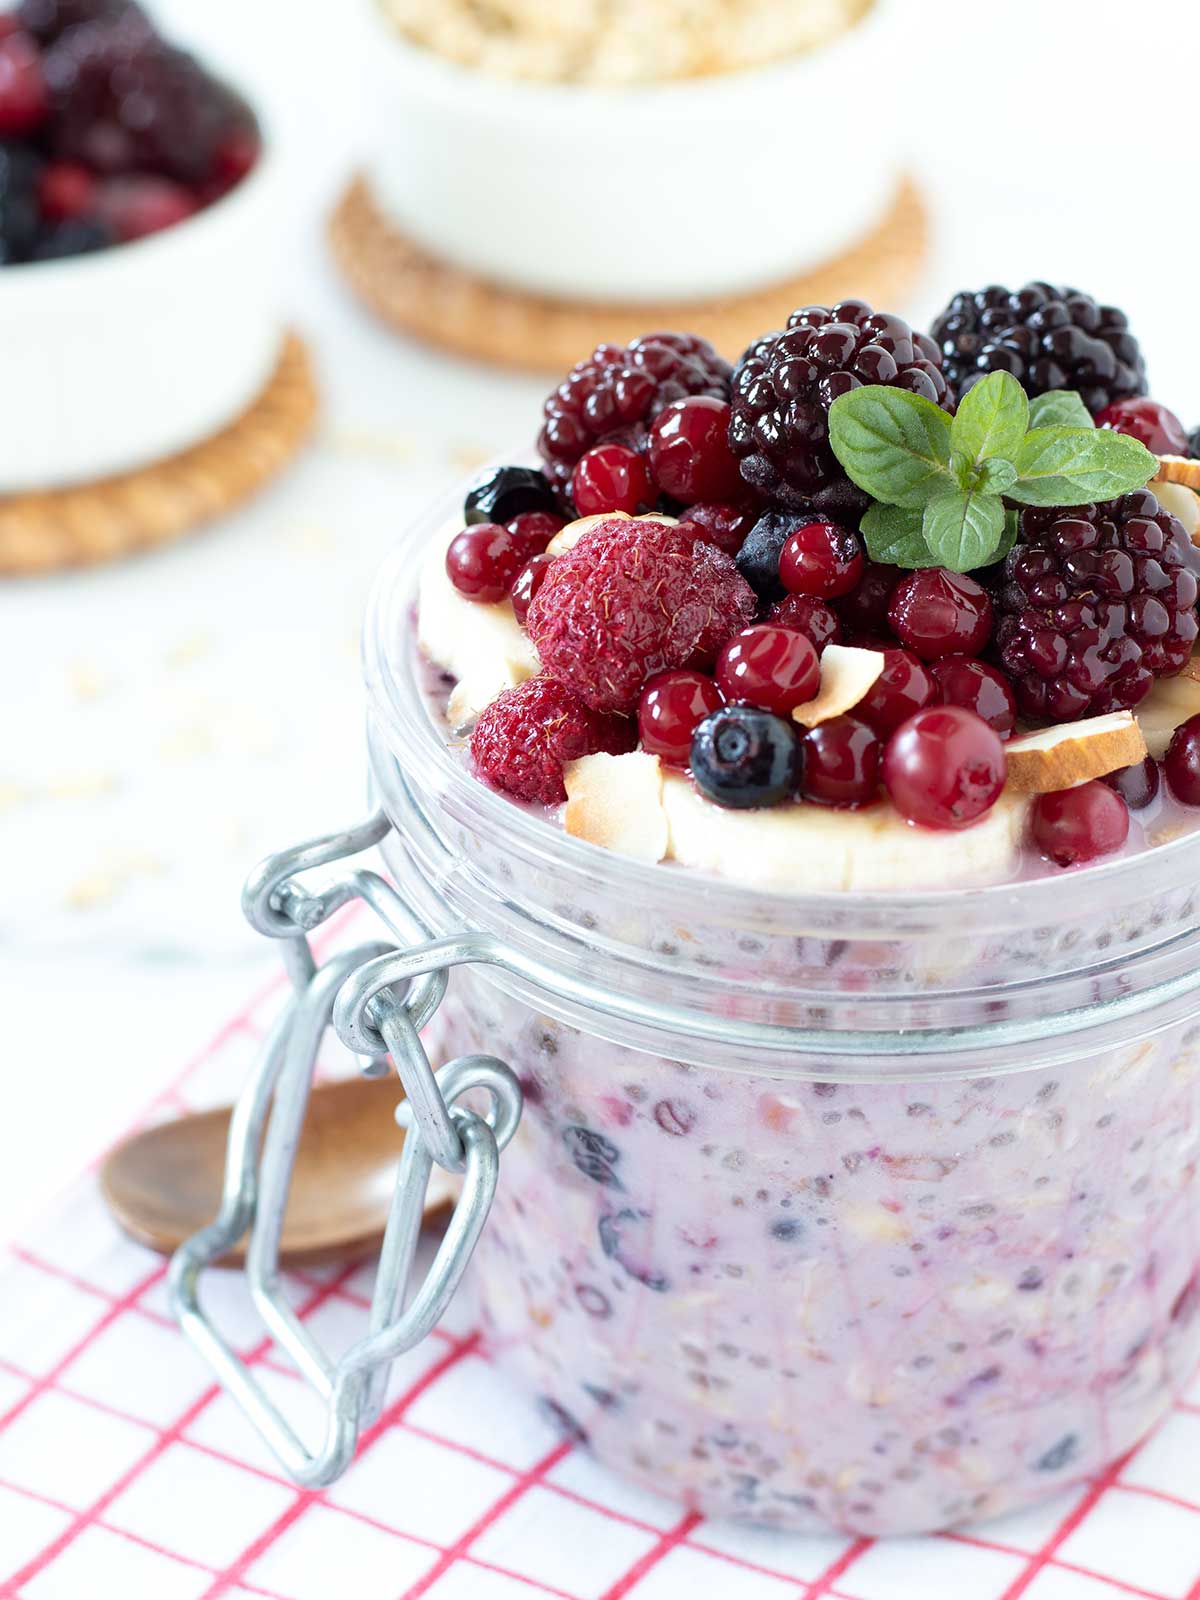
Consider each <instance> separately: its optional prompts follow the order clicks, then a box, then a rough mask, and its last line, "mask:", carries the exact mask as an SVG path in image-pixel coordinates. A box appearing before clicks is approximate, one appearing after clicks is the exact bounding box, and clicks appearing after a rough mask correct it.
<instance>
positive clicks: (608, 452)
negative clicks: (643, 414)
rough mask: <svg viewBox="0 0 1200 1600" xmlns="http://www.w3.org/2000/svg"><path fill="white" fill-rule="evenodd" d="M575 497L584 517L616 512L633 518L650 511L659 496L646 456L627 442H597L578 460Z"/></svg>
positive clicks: (573, 488) (575, 476)
mask: <svg viewBox="0 0 1200 1600" xmlns="http://www.w3.org/2000/svg"><path fill="white" fill-rule="evenodd" d="M571 499H572V500H573V501H574V502H575V509H576V511H578V513H579V515H580V516H581V517H595V516H600V515H603V514H606V513H611V512H614V511H624V512H625V513H626V515H627V516H631V517H632V516H636V515H637V513H638V512H640V511H648V510H649V509H650V507H651V505H652V503H653V502H654V500H655V499H657V496H656V495H655V493H654V487H653V485H652V484H651V482H650V472H649V469H648V468H647V466H646V458H645V456H643V455H639V454H638V452H637V451H636V450H631V449H630V448H629V446H628V445H625V444H597V445H593V447H592V448H591V449H590V450H586V451H585V452H584V453H583V455H581V456H580V458H579V460H578V461H577V462H576V463H575V470H574V472H573V473H572V474H571Z"/></svg>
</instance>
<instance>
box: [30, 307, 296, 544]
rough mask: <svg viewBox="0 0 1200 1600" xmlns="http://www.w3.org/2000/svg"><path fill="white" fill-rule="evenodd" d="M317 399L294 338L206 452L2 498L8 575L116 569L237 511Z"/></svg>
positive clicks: (279, 464) (289, 447) (291, 450)
mask: <svg viewBox="0 0 1200 1600" xmlns="http://www.w3.org/2000/svg"><path fill="white" fill-rule="evenodd" d="M317 398H318V397H317V386H316V382H315V379H314V377H313V371H312V363H311V361H310V360H309V354H308V350H307V349H306V348H305V345H304V341H303V340H302V339H300V338H299V336H298V335H296V334H294V333H291V334H289V335H288V336H287V338H286V339H285V341H284V345H283V350H282V353H281V355H280V358H279V364H278V366H277V367H276V368H275V371H274V373H273V374H272V376H271V379H270V382H269V383H268V384H267V386H266V388H265V389H264V390H263V392H262V393H261V394H260V395H259V397H258V399H257V400H255V401H254V402H253V404H252V405H251V406H250V407H249V408H248V410H246V411H244V412H243V413H242V415H241V416H240V417H238V419H237V420H236V421H235V422H231V423H230V424H229V426H228V427H227V428H224V429H222V431H221V432H220V433H218V434H215V435H214V436H213V438H211V439H207V440H205V442H204V443H203V444H198V445H194V446H193V447H192V449H190V450H184V451H182V452H181V453H180V454H179V455H175V456H171V457H169V458H168V459H167V460H166V461H158V462H155V463H154V464H153V465H152V466H149V467H141V468H139V469H138V470H137V471H136V472H127V473H124V474H122V475H121V476H120V477H116V478H105V479H103V480H102V481H101V482H98V483H88V484H82V485H78V486H76V487H75V488H71V489H51V490H44V491H41V492H39V493H36V494H18V495H10V496H8V497H7V498H3V497H0V573H7V574H9V575H11V574H14V573H33V572H52V571H55V570H56V569H58V568H61V567H75V566H84V565H88V564H90V563H92V562H97V561H111V560H114V559H115V558H116V557H118V556H124V555H129V554H131V553H132V552H133V551H135V550H143V549H147V548H149V547H150V546H152V545H160V544H168V543H170V542H171V541H172V540H174V539H178V538H179V537H180V536H181V535H182V534H185V533H189V532H190V531H191V530H192V529H193V528H196V527H198V526H199V525H200V524H201V523H203V522H208V521H209V520H210V519H211V518H213V517H218V516H220V515H221V514H222V513H223V512H226V511H231V510H233V508H234V507H235V506H237V505H239V504H240V503H241V502H242V501H243V500H245V499H247V498H248V497H249V496H250V495H251V494H253V493H254V491H255V490H256V489H259V488H261V487H262V486H263V485H264V484H265V483H267V482H268V481H269V480H270V479H271V478H272V477H274V475H275V474H276V473H277V472H279V471H280V470H281V468H283V467H284V466H286V464H287V463H288V461H290V460H291V458H292V456H294V455H295V454H296V452H297V450H299V448H300V447H301V445H303V444H304V442H305V440H306V439H307V438H308V436H309V434H310V433H311V432H312V428H313V424H314V422H315V420H316V415H317Z"/></svg>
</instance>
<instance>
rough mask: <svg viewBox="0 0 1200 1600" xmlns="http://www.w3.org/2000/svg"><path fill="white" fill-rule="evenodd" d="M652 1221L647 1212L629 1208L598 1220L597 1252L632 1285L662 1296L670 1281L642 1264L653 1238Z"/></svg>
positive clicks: (655, 1269) (645, 1264)
mask: <svg viewBox="0 0 1200 1600" xmlns="http://www.w3.org/2000/svg"><path fill="white" fill-rule="evenodd" d="M653 1221H654V1219H653V1218H652V1217H651V1215H650V1213H649V1212H648V1211H637V1210H635V1209H634V1208H633V1207H628V1208H626V1210H624V1211H615V1212H610V1213H609V1215H608V1216H606V1217H601V1218H600V1223H599V1230H598V1231H599V1234H600V1248H601V1249H602V1250H603V1251H604V1254H605V1255H606V1256H607V1257H608V1258H609V1260H610V1261H615V1262H616V1263H617V1265H618V1266H619V1267H623V1268H624V1269H625V1271H626V1272H627V1273H628V1274H629V1276H630V1277H631V1278H633V1279H634V1280H635V1282H637V1283H641V1284H644V1285H645V1287H646V1288H647V1289H654V1290H656V1291H657V1292H658V1293H659V1294H663V1293H665V1291H666V1290H667V1289H669V1288H670V1281H669V1280H668V1278H667V1277H666V1276H665V1274H664V1273H661V1272H659V1271H658V1269H657V1268H656V1267H652V1266H651V1265H650V1264H649V1262H648V1261H647V1260H646V1252H647V1251H648V1248H649V1246H650V1244H651V1242H652V1240H653V1237H654V1228H653ZM647 1224H650V1226H647Z"/></svg>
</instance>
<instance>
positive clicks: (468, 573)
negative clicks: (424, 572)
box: [446, 522, 528, 605]
mask: <svg viewBox="0 0 1200 1600" xmlns="http://www.w3.org/2000/svg"><path fill="white" fill-rule="evenodd" d="M527 560H528V554H527V552H526V551H525V550H524V549H523V547H522V545H521V542H520V540H518V539H516V538H515V537H514V536H513V535H512V534H511V533H510V532H509V531H508V529H507V528H502V527H500V526H499V525H498V524H497V523H495V522H477V523H476V524H475V526H474V527H472V528H464V529H463V531H462V532H461V533H458V534H455V536H454V538H453V539H451V541H450V544H449V547H448V549H447V551H446V575H447V577H448V578H449V579H450V582H451V583H452V584H453V585H454V587H455V588H456V589H457V590H458V592H459V594H461V595H465V596H466V597H467V599H468V600H476V601H479V602H480V603H481V604H483V605H495V604H496V603H497V602H498V601H500V600H503V599H504V598H505V597H506V596H507V595H508V593H509V591H510V590H511V588H512V586H513V582H514V580H515V579H516V576H517V574H518V573H519V572H520V570H521V568H522V567H523V566H524V564H525V562H526V561H527Z"/></svg>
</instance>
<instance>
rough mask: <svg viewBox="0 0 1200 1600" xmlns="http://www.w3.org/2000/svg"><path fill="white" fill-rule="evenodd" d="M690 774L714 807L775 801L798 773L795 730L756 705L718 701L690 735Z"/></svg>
mask: <svg viewBox="0 0 1200 1600" xmlns="http://www.w3.org/2000/svg"><path fill="white" fill-rule="evenodd" d="M692 777H693V778H694V779H695V781H696V786H697V787H698V788H699V789H700V790H701V791H702V792H703V793H704V794H706V795H707V796H708V798H709V799H710V800H714V801H715V802H716V803H717V805H719V806H729V807H733V808H735V809H743V808H745V807H747V806H773V805H777V804H778V802H779V801H780V800H784V799H786V798H787V796H788V795H789V794H790V793H791V792H792V790H793V789H794V788H795V787H796V784H797V782H798V781H799V777H800V744H799V741H798V739H797V738H796V733H795V730H794V728H793V727H792V725H791V723H789V722H785V721H784V720H783V718H782V717H776V716H773V715H772V714H771V713H770V712H769V711H759V710H758V709H757V707H755V706H739V705H732V706H722V707H721V709H720V710H719V711H713V712H711V713H710V714H709V715H708V716H707V717H705V718H704V720H703V721H702V722H701V723H700V724H699V725H698V726H697V728H696V731H695V733H694V734H693V735H692Z"/></svg>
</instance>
